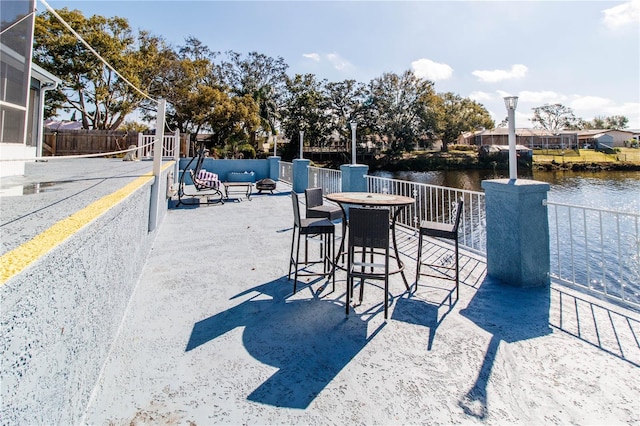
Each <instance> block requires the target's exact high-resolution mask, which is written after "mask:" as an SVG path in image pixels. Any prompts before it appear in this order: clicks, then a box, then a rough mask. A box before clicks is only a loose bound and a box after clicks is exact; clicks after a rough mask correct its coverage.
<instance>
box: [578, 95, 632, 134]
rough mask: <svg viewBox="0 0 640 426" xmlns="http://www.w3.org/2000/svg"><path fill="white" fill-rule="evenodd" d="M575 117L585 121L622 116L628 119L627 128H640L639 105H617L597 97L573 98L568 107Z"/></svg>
mask: <svg viewBox="0 0 640 426" xmlns="http://www.w3.org/2000/svg"><path fill="white" fill-rule="evenodd" d="M569 106H570V107H571V108H572V109H573V110H574V112H575V114H576V116H578V117H581V118H583V119H585V120H587V121H589V120H592V119H593V118H594V117H611V116H613V115H624V116H625V117H627V118H628V119H629V128H630V129H638V128H640V103H639V102H625V103H623V104H618V103H616V102H615V101H613V100H611V99H607V98H601V97H599V96H575V97H574V98H573V100H572V101H571V103H570V105H569Z"/></svg>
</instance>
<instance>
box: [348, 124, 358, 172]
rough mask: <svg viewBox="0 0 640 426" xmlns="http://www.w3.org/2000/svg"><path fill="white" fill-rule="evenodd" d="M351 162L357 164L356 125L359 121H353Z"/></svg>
mask: <svg viewBox="0 0 640 426" xmlns="http://www.w3.org/2000/svg"><path fill="white" fill-rule="evenodd" d="M350 124H351V164H356V127H357V126H358V123H356V122H355V120H354V121H351V123H350Z"/></svg>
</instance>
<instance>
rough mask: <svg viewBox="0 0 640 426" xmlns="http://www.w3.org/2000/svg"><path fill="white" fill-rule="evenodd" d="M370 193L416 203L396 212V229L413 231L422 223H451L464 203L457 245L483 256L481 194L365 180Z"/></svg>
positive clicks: (391, 180)
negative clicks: (401, 228) (402, 198)
mask: <svg viewBox="0 0 640 426" xmlns="http://www.w3.org/2000/svg"><path fill="white" fill-rule="evenodd" d="M365 178H366V179H367V187H368V190H369V191H370V192H378V193H383V194H397V195H404V196H407V197H412V198H415V200H416V203H415V204H414V205H411V206H409V207H408V208H406V209H404V210H403V211H401V212H400V214H399V216H398V223H399V224H400V225H403V226H406V227H409V228H412V229H417V228H418V227H419V226H420V222H421V221H422V220H431V221H435V222H444V223H452V222H453V221H454V220H455V208H456V206H457V202H458V200H460V199H461V198H462V199H463V200H464V211H463V212H462V217H461V220H460V228H459V233H460V234H459V235H460V245H461V246H463V247H464V248H465V249H467V250H470V251H473V252H475V253H477V254H480V255H485V256H486V251H487V250H486V241H487V239H486V222H485V204H484V203H485V198H484V193H483V192H477V191H468V190H464V189H456V188H447V187H443V186H436V185H428V184H424V183H419V182H409V181H404V180H397V179H389V178H383V177H377V176H368V175H367V176H365Z"/></svg>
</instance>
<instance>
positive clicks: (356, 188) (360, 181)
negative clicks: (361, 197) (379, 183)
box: [340, 164, 369, 192]
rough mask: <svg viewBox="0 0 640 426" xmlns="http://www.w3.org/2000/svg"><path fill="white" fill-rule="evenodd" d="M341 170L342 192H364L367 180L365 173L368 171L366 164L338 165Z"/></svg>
mask: <svg viewBox="0 0 640 426" xmlns="http://www.w3.org/2000/svg"><path fill="white" fill-rule="evenodd" d="M340 171H341V172H342V192H366V191H367V180H366V179H365V175H366V174H367V173H368V172H369V166H367V165H366V164H343V165H341V166H340Z"/></svg>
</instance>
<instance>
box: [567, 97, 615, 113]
mask: <svg viewBox="0 0 640 426" xmlns="http://www.w3.org/2000/svg"><path fill="white" fill-rule="evenodd" d="M612 104H613V102H612V101H611V100H610V99H605V98H600V97H598V96H579V97H576V98H575V99H573V100H572V101H571V105H570V106H571V108H573V109H574V110H592V109H598V110H600V109H602V110H604V109H606V108H608V107H609V106H611V105H612Z"/></svg>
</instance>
